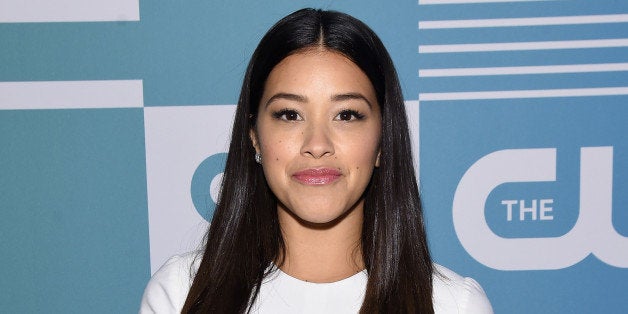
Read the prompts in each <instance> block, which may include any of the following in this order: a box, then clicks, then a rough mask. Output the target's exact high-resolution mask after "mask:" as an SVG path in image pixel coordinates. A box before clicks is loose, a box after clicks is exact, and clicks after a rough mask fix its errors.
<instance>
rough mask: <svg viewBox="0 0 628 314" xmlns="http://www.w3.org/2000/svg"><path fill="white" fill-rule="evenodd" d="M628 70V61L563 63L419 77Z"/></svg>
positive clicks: (427, 73) (450, 71)
mask: <svg viewBox="0 0 628 314" xmlns="http://www.w3.org/2000/svg"><path fill="white" fill-rule="evenodd" d="M615 71H628V63H598V64H563V65H538V66H517V67H487V68H449V69H422V70H419V77H452V76H487V75H524V74H560V73H592V72H615Z"/></svg>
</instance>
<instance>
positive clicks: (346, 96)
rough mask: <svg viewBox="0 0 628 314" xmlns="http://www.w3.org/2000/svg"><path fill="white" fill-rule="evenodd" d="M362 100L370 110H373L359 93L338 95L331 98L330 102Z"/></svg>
mask: <svg viewBox="0 0 628 314" xmlns="http://www.w3.org/2000/svg"><path fill="white" fill-rule="evenodd" d="M356 99H357V100H363V101H364V102H365V103H366V104H367V105H368V106H369V107H370V108H373V105H372V104H371V102H370V101H369V100H368V99H366V97H364V95H362V94H360V93H346V94H338V95H334V96H332V97H331V100H332V101H345V100H356Z"/></svg>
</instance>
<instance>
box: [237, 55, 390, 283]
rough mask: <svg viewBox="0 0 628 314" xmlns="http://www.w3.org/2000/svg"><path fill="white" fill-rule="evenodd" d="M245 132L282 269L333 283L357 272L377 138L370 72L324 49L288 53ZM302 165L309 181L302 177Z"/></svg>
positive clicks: (378, 116) (378, 129) (376, 159)
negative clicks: (266, 195) (277, 232)
mask: <svg viewBox="0 0 628 314" xmlns="http://www.w3.org/2000/svg"><path fill="white" fill-rule="evenodd" d="M250 136H251V140H252V142H253V145H254V147H255V149H256V151H257V152H258V153H261V155H262V167H263V169H264V174H265V176H266V180H267V182H268V184H269V186H270V188H271V190H272V191H273V193H274V194H275V195H276V196H277V199H278V200H279V205H278V208H277V210H278V216H279V222H280V225H281V229H282V232H283V236H284V240H285V242H286V256H284V263H283V264H282V266H281V269H282V271H284V272H286V273H287V274H289V275H291V276H293V277H296V278H299V279H302V280H307V281H313V282H333V281H337V280H340V279H343V278H346V277H349V276H351V275H353V274H355V273H356V272H358V271H360V270H362V269H363V268H364V263H363V261H362V257H361V251H360V235H361V228H362V220H363V207H364V200H363V198H362V195H363V193H364V191H365V189H366V187H367V185H368V183H369V181H370V178H371V175H372V173H373V169H374V168H375V167H377V166H379V143H380V137H381V114H380V108H379V105H378V103H377V97H376V94H375V90H374V89H373V86H372V85H371V82H370V80H369V79H368V77H367V76H366V75H365V74H364V73H363V72H362V71H361V70H360V68H359V67H358V66H357V65H355V64H354V63H353V62H352V61H350V60H349V59H347V58H346V57H344V56H343V55H341V54H339V53H336V52H332V51H329V50H326V49H324V48H312V49H308V50H304V51H301V52H299V53H296V54H293V55H290V56H288V57H287V58H285V59H284V60H282V61H281V62H280V63H279V64H278V65H277V66H275V68H274V69H273V70H272V71H271V73H270V75H269V76H268V79H267V81H266V85H265V88H264V92H263V95H262V99H261V101H260V104H259V110H258V116H257V123H256V129H254V130H251V133H250ZM321 169H326V170H325V171H327V172H325V174H324V175H322V176H321V175H320V174H319V173H318V172H317V171H320V170H321ZM304 171H305V172H306V173H308V171H313V172H314V175H313V179H312V176H305V179H303V176H299V174H300V173H303V172H304ZM329 173H332V175H328V174H329ZM308 174H311V173H308Z"/></svg>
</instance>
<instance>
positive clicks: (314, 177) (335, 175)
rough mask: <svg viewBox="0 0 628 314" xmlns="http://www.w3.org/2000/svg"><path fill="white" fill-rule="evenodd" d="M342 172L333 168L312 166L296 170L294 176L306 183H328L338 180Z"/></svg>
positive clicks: (300, 181) (298, 180)
mask: <svg viewBox="0 0 628 314" xmlns="http://www.w3.org/2000/svg"><path fill="white" fill-rule="evenodd" d="M340 176H342V173H341V172H340V171H339V170H338V169H332V168H311V169H305V170H301V171H297V172H295V173H294V174H293V175H292V177H293V178H294V179H295V180H296V181H297V182H299V183H301V184H305V185H326V184H331V183H334V182H335V181H337V180H338V179H339V178H340Z"/></svg>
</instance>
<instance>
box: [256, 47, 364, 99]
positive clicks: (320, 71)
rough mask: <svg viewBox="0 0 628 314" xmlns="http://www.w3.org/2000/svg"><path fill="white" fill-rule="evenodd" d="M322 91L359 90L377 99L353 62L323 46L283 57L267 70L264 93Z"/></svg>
mask: <svg viewBox="0 0 628 314" xmlns="http://www.w3.org/2000/svg"><path fill="white" fill-rule="evenodd" d="M321 90H326V91H334V92H361V93H364V94H365V96H367V97H371V98H373V99H376V97H375V91H374V88H373V86H372V84H371V81H370V80H369V78H368V77H367V76H366V74H365V73H364V72H363V71H362V70H361V69H360V68H359V67H358V66H357V65H356V64H355V63H354V62H353V61H351V60H350V59H349V58H347V57H346V56H344V55H342V54H340V53H338V52H334V51H330V50H328V49H324V48H311V49H306V50H303V51H299V52H297V53H294V54H291V55H289V56H288V57H286V58H284V59H283V60H282V61H281V62H279V63H278V64H277V65H276V66H275V67H274V68H273V70H272V71H271V72H270V74H269V76H268V78H267V80H266V84H265V88H264V95H265V96H267V94H268V93H274V92H292V93H304V94H307V93H308V92H313V91H321Z"/></svg>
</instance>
